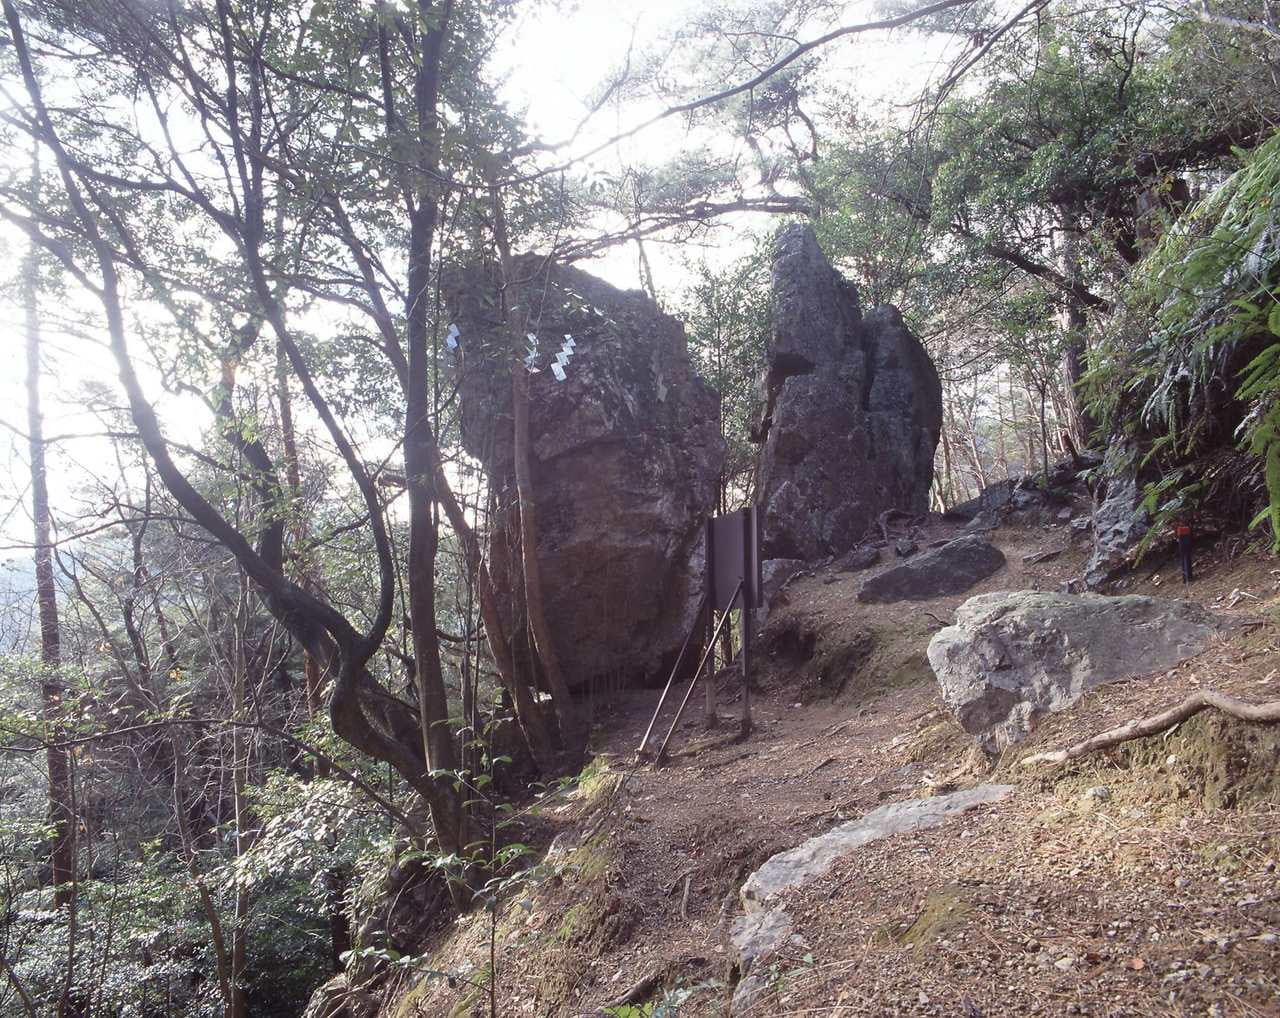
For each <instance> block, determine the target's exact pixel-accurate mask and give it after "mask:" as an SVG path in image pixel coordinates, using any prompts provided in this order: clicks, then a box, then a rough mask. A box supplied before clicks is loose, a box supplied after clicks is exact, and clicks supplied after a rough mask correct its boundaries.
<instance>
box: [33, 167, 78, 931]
mask: <svg viewBox="0 0 1280 1018" xmlns="http://www.w3.org/2000/svg"><path fill="white" fill-rule="evenodd" d="M35 177H36V179H37V180H38V179H39V176H38V174H36V175H35ZM38 272H39V266H38V261H37V257H36V251H35V246H34V244H33V245H32V248H31V251H30V252H29V253H28V255H27V258H26V262H25V264H24V266H23V273H22V297H23V303H24V305H25V310H26V333H27V440H28V444H29V449H30V456H31V508H32V518H33V520H34V521H35V560H36V603H37V606H38V609H39V616H40V662H41V664H42V665H43V666H44V667H43V675H42V677H41V680H40V696H41V700H42V707H43V711H44V725H45V733H46V737H47V738H48V739H49V748H48V749H47V750H46V752H45V763H46V766H47V767H48V771H49V829H50V831H51V837H50V852H49V859H50V863H51V870H52V883H53V902H54V906H55V907H61V906H63V905H69V904H71V903H72V901H73V900H74V896H75V811H74V809H73V808H72V798H71V758H70V754H69V752H68V751H67V750H66V749H65V748H61V747H59V746H56V745H54V742H55V740H56V739H57V737H58V728H59V724H60V721H61V716H62V696H63V689H62V682H61V679H60V678H59V675H58V669H59V668H60V667H61V665H62V641H61V633H60V632H59V628H58V595H57V588H56V587H55V586H54V582H53V545H52V543H51V541H50V534H49V529H50V526H49V484H48V477H47V475H46V472H45V456H44V453H45V448H44V417H43V414H42V412H41V409H40V314H39V306H38V303H37V300H38V298H37V288H38V282H39V281H38Z"/></svg>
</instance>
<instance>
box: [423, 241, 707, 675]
mask: <svg viewBox="0 0 1280 1018" xmlns="http://www.w3.org/2000/svg"><path fill="white" fill-rule="evenodd" d="M516 275H517V278H518V279H519V280H520V281H521V283H520V285H519V287H518V288H516V289H515V292H514V293H511V294H509V295H508V301H509V302H510V303H512V304H514V305H515V307H516V310H517V313H518V314H519V316H520V318H521V321H522V322H523V323H526V324H524V325H522V331H524V332H527V333H529V334H532V335H534V336H536V337H537V349H536V352H535V354H534V356H533V358H532V363H533V365H534V367H535V368H536V369H537V370H536V373H534V374H532V375H531V376H530V397H529V400H530V411H529V418H530V425H529V427H530V436H529V437H530V448H531V450H532V455H531V459H532V463H531V474H532V486H533V490H534V496H535V502H536V506H537V513H538V524H539V535H538V549H537V553H538V561H539V564H540V566H541V570H542V581H543V597H544V601H545V606H546V613H547V618H548V621H549V623H550V627H551V629H552V631H553V634H554V638H555V640H556V649H557V650H558V652H559V656H560V660H561V663H562V665H563V667H564V671H565V676H566V679H567V680H568V682H569V683H570V685H571V686H573V687H575V688H581V687H583V686H586V685H587V684H589V683H592V682H594V681H597V680H600V681H608V682H622V683H625V682H629V681H643V680H645V679H647V678H651V677H656V676H659V675H661V674H662V672H663V671H664V669H665V668H667V667H670V664H671V662H672V660H673V659H674V657H675V655H676V654H677V653H678V652H679V649H680V646H681V643H682V642H683V640H684V637H685V634H686V632H687V631H688V628H689V625H690V624H691V622H692V618H693V614H694V612H695V610H696V608H697V603H698V601H699V599H700V597H701V593H702V574H701V566H702V554H703V548H702V543H703V522H704V520H705V519H706V517H707V516H708V515H710V514H711V513H713V512H714V510H715V501H716V486H717V482H718V479H719V475H720V470H721V465H722V462H723V458H724V441H723V439H722V438H721V435H720V419H719V414H720V403H719V398H718V396H717V394H716V392H715V390H714V389H712V388H711V387H710V386H709V385H707V384H706V382H704V381H703V380H702V379H701V378H699V377H698V376H697V375H696V374H695V372H694V370H693V366H692V364H691V363H690V359H689V352H688V348H687V345H686V342H685V334H684V330H683V328H682V327H681V325H680V323H679V322H677V321H676V320H675V319H674V318H672V317H670V316H669V315H666V314H663V313H662V312H661V311H660V310H659V309H658V307H657V305H655V304H654V302H653V301H652V300H650V299H649V298H648V297H647V296H645V295H644V294H642V293H640V292H638V291H622V290H618V289H616V288H615V287H613V286H610V285H609V284H608V283H605V282H604V281H602V280H600V279H597V278H595V277H593V276H591V275H589V274H587V273H585V272H582V271H580V270H578V269H574V268H572V267H567V266H561V265H550V264H549V263H547V262H546V261H544V260H543V259H540V258H537V257H534V256H525V257H522V258H519V259H517V260H516ZM445 292H446V295H447V299H448V301H449V304H450V308H451V311H452V313H453V315H454V318H453V321H454V323H455V324H456V325H457V328H458V332H459V334H460V335H459V343H460V347H461V350H460V353H459V355H458V356H459V366H460V378H459V385H460V394H461V416H462V440H463V444H464V446H465V448H466V449H467V451H468V452H469V453H471V455H473V456H475V457H476V458H477V459H478V460H479V461H480V462H481V463H482V464H483V466H484V469H485V471H486V473H487V474H488V476H489V478H490V482H491V484H492V486H493V488H494V490H495V492H497V496H498V497H497V507H498V513H499V515H498V519H497V521H496V528H495V532H496V534H497V535H498V537H497V538H496V539H495V540H494V541H493V542H492V560H493V569H494V572H495V577H496V579H497V580H498V582H499V583H501V584H503V585H504V586H507V587H510V588H512V589H515V590H516V591H517V592H518V590H519V583H518V582H515V583H513V582H512V580H513V578H515V577H517V576H519V571H518V567H517V565H516V564H517V563H518V561H519V554H518V547H519V545H518V540H519V526H518V518H517V511H516V508H515V497H514V472H513V471H514V460H513V446H512V434H513V432H512V415H511V364H512V361H513V358H514V357H517V356H518V357H525V356H526V355H527V352H528V345H527V340H525V339H524V337H523V336H522V337H521V340H520V342H521V343H522V345H521V347H520V349H519V350H518V351H513V350H512V346H513V344H512V342H511V339H510V336H509V332H508V330H506V329H504V327H503V323H502V321H501V316H500V311H499V301H498V300H497V295H498V281H497V279H496V278H495V275H494V274H493V272H492V271H480V270H477V271H473V272H471V273H468V274H466V275H464V276H458V277H454V278H452V279H449V280H447V281H446V284H445ZM569 336H571V337H572V338H573V348H572V350H571V352H570V353H569V355H568V358H567V363H566V364H565V365H564V374H565V378H564V380H563V381H560V380H558V379H557V377H556V375H555V373H554V372H553V370H552V365H553V363H554V362H555V360H556V355H557V354H558V353H560V352H561V351H562V350H564V349H565V347H566V345H567V344H566V337H569ZM507 621H508V624H509V627H510V629H511V632H512V636H513V649H514V650H515V652H516V654H517V659H519V658H520V655H521V648H522V647H527V641H526V640H524V639H522V637H521V633H522V626H523V611H522V610H521V609H520V607H519V605H516V606H515V607H514V609H513V610H512V612H511V614H510V615H509V617H508V619H507Z"/></svg>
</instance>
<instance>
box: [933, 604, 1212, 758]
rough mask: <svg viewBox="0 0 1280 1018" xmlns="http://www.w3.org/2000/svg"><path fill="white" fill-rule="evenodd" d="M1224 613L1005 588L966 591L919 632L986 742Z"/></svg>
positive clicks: (1168, 652)
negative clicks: (947, 615)
mask: <svg viewBox="0 0 1280 1018" xmlns="http://www.w3.org/2000/svg"><path fill="white" fill-rule="evenodd" d="M1224 625H1226V622H1225V620H1223V619H1221V618H1220V617H1216V616H1214V615H1212V614H1210V613H1209V612H1206V611H1205V610H1204V608H1202V607H1201V606H1200V605H1198V604H1195V603H1193V602H1191V601H1171V600H1165V599H1158V598H1151V597H1138V596H1126V597H1104V596H1102V595H1100V594H1050V593H1041V592H1038V591H1030V590H1023V591H1012V592H1001V593H997V594H981V595H979V596H977V597H972V598H970V599H969V600H968V601H966V602H965V603H964V604H962V605H961V606H960V607H959V609H957V611H956V620H955V624H954V625H951V626H948V627H947V628H946V629H943V630H940V631H939V632H938V633H937V634H936V635H935V636H934V637H933V639H932V640H931V641H930V642H929V664H930V665H931V666H932V667H933V671H934V674H935V675H936V676H937V677H938V684H939V685H940V686H941V688H942V698H943V700H944V701H945V702H946V704H947V706H948V707H949V708H950V709H951V711H952V712H953V713H954V714H955V716H956V718H957V720H958V721H959V722H960V726H961V727H962V728H963V729H964V730H965V731H966V732H969V733H970V734H971V735H973V736H974V737H975V738H976V739H977V741H978V744H979V745H980V746H982V748H983V749H985V750H987V751H988V752H993V753H995V752H999V751H1001V750H1003V749H1005V748H1006V747H1007V746H1009V745H1011V744H1012V743H1016V742H1020V741H1022V739H1024V738H1025V737H1026V736H1027V734H1028V733H1029V732H1030V731H1031V729H1032V728H1033V727H1034V726H1035V724H1036V720H1037V719H1038V718H1039V717H1040V716H1041V715H1042V714H1049V713H1055V712H1057V711H1060V710H1064V709H1066V708H1067V707H1070V706H1071V705H1072V704H1073V703H1075V702H1076V701H1077V700H1078V699H1080V697H1081V696H1083V695H1084V693H1085V692H1086V691H1088V690H1090V689H1092V688H1094V687H1095V686H1099V685H1102V684H1103V683H1107V682H1113V681H1115V680H1117V679H1124V678H1129V677H1132V676H1138V675H1145V674H1148V673H1151V672H1158V671H1163V670H1165V669H1167V668H1172V667H1173V666H1174V665H1175V664H1177V663H1178V662H1179V661H1184V660H1186V659H1187V658H1189V657H1191V656H1192V655H1194V654H1197V653H1199V651H1200V650H1202V649H1203V648H1204V646H1205V644H1206V642H1207V641H1208V639H1209V638H1210V637H1211V636H1212V635H1213V634H1214V633H1216V632H1218V631H1219V630H1220V629H1221V628H1222V627H1223V626H1224Z"/></svg>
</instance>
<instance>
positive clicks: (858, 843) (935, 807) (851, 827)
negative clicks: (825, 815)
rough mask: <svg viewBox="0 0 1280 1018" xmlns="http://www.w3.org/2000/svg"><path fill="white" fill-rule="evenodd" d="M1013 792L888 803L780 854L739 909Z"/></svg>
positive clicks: (751, 882)
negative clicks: (866, 848)
mask: <svg viewBox="0 0 1280 1018" xmlns="http://www.w3.org/2000/svg"><path fill="white" fill-rule="evenodd" d="M1012 791H1013V786H1012V785H980V786H978V787H977V788H969V789H965V790H964V791H961V792H951V793H950V794H948V795H937V796H933V797H932V798H929V799H908V800H906V801H904V802H890V803H886V804H885V805H883V806H881V807H879V808H878V809H874V810H872V811H871V812H870V813H868V814H867V815H866V816H864V817H862V819H860V820H851V821H850V822H849V823H847V824H841V825H840V826H839V827H835V828H832V829H831V830H829V831H827V833H826V834H820V835H818V836H817V837H815V838H810V839H809V840H808V841H806V842H804V844H802V845H799V846H797V847H796V848H792V849H789V850H788V851H786V852H779V853H778V854H777V855H775V856H774V857H773V858H772V859H770V860H769V861H768V862H766V863H765V864H764V865H763V866H761V867H760V868H759V869H758V870H756V871H755V873H753V874H751V876H750V877H748V878H747V882H746V883H745V884H743V885H742V891H741V896H742V906H743V908H745V909H746V911H747V912H748V913H753V912H760V911H763V910H764V909H765V908H766V903H767V902H768V901H769V899H770V898H773V897H775V896H776V895H778V894H781V893H782V892H783V891H788V890H791V889H792V888H793V887H801V886H803V885H804V884H807V883H809V882H810V881H811V880H816V879H817V878H818V877H821V876H822V875H823V874H824V873H826V872H827V871H828V870H829V869H831V867H832V866H834V865H835V864H836V863H837V862H838V861H839V860H840V859H843V858H844V857H845V856H847V855H850V854H852V853H853V852H854V851H856V850H857V849H859V848H861V847H862V846H863V845H869V844H871V842H873V841H879V840H880V839H881V838H888V837H892V836H893V835H895V834H907V833H910V832H911V831H921V830H925V829H926V828H929V827H937V826H938V825H939V824H941V823H943V822H945V821H946V820H947V819H948V818H949V817H952V816H957V815H958V814H961V813H966V812H968V811H969V810H971V809H974V808H975V807H977V806H983V805H986V804H987V803H992V802H999V801H1000V800H1001V799H1003V798H1005V796H1007V795H1008V794H1009V793H1010V792H1012ZM788 925H789V923H788ZM784 939H785V938H784Z"/></svg>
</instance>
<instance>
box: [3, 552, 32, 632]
mask: <svg viewBox="0 0 1280 1018" xmlns="http://www.w3.org/2000/svg"><path fill="white" fill-rule="evenodd" d="M35 590H36V566H35V562H34V561H33V560H32V559H29V558H11V559H5V560H4V561H3V562H0V654H12V653H15V652H22V651H25V650H30V649H31V648H32V646H33V644H32V643H31V642H30V641H31V639H32V634H33V633H34V629H35V626H34V617H35Z"/></svg>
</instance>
